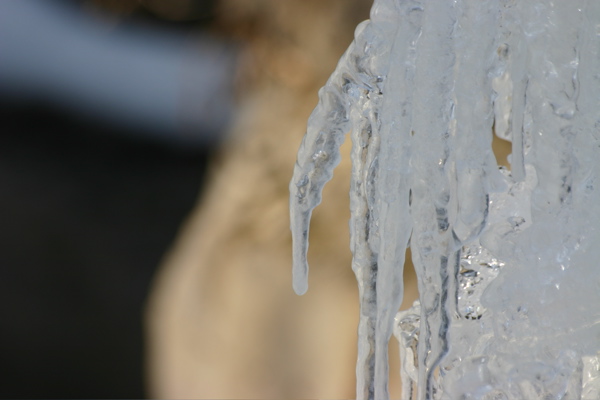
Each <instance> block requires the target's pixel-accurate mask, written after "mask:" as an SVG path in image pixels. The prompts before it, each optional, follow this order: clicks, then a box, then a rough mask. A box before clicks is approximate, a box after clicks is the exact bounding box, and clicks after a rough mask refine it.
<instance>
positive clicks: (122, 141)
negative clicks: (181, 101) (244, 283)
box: [0, 104, 206, 398]
mask: <svg viewBox="0 0 600 400" xmlns="http://www.w3.org/2000/svg"><path fill="white" fill-rule="evenodd" d="M0 126H1V127H2V128H1V131H2V134H0V320H1V321H2V328H1V329H0V354H1V356H0V357H1V360H2V361H1V362H0V397H2V398H9V397H12V398H39V397H44V398H74V397H77V398H101V397H110V398H141V397H144V391H143V376H142V366H143V354H142V350H143V342H142V310H143V304H144V300H145V297H146V295H147V291H148V285H149V283H150V280H151V277H152V274H153V272H154V270H155V268H156V267H157V265H158V263H159V261H160V260H161V257H162V256H163V254H164V252H165V251H166V249H167V248H168V246H169V244H170V243H171V241H172V240H173V239H174V237H175V234H176V232H177V229H178V227H179V225H180V223H181V222H182V220H183V219H184V217H185V216H186V215H187V214H188V212H189V211H190V210H191V208H192V206H193V204H194V203H195V201H196V198H197V195H198V189H199V187H200V183H201V181H202V178H203V174H204V166H205V159H206V150H204V151H201V150H193V151H192V150H184V149H182V148H179V149H177V148H169V147H168V146H164V145H162V146H160V145H158V144H153V143H148V142H142V141H133V140H132V139H129V138H130V137H133V136H135V135H131V134H128V133H126V132H125V133H124V132H118V131H115V130H114V129H112V128H111V129H109V128H106V127H103V126H98V125H97V124H96V125H94V126H93V125H91V124H90V123H89V122H82V121H80V120H77V119H73V118H72V117H69V116H67V115H65V114H61V113H58V112H55V111H53V110H50V109H47V108H42V107H38V106H28V107H17V106H14V105H11V106H8V105H6V104H5V105H3V106H0Z"/></svg>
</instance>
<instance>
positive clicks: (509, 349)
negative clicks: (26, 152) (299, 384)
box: [290, 0, 600, 400]
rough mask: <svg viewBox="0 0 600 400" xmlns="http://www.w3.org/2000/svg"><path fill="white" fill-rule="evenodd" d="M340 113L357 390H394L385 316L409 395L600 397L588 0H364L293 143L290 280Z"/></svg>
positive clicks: (595, 21)
mask: <svg viewBox="0 0 600 400" xmlns="http://www.w3.org/2000/svg"><path fill="white" fill-rule="evenodd" d="M347 132H351V137H352V141H353V150H352V162H353V175H352V185H351V193H350V199H351V221H350V229H351V249H352V252H353V255H354V260H353V265H352V268H353V270H354V272H355V274H356V277H357V280H358V285H359V295H360V306H361V311H360V323H359V328H358V332H359V344H358V348H359V353H358V361H357V367H356V372H357V398H359V399H384V398H387V397H389V396H388V387H387V379H388V360H387V344H388V341H389V339H390V337H391V335H392V333H394V334H395V335H396V337H397V338H398V340H399V341H400V345H401V346H400V349H401V351H400V353H401V355H400V357H401V360H402V371H401V375H402V380H403V399H406V400H408V399H413V398H418V399H486V400H491V399H495V400H500V399H506V400H508V399H580V398H583V399H598V398H600V353H599V351H600V267H598V266H597V264H596V262H597V260H599V259H600V232H599V230H598V226H599V222H600V217H599V216H600V187H599V184H600V182H599V179H600V1H597V0H554V1H551V0H420V1H419V0H375V3H374V5H373V8H372V10H371V19H370V20H368V21H365V22H363V23H362V24H360V25H359V26H358V27H357V29H356V33H355V39H354V41H353V42H352V44H351V45H350V47H349V49H348V50H347V51H346V53H345V54H344V56H343V57H342V59H341V60H340V62H339V64H338V66H337V68H336V70H335V72H334V73H333V74H332V76H331V78H330V79H329V80H328V82H327V84H326V85H325V86H324V87H323V88H322V89H321V91H320V92H319V104H318V105H317V107H316V109H315V110H314V112H313V113H312V115H311V117H310V119H309V122H308V129H307V133H306V136H305V137H304V140H303V142H302V145H301V147H300V150H299V152H298V160H297V163H296V166H295V169H294V176H293V179H292V182H291V183H290V191H291V197H290V208H291V223H292V235H293V240H294V250H293V256H294V266H293V281H294V289H295V290H296V292H297V293H299V294H302V293H304V292H305V291H306V289H307V286H308V284H307V276H308V265H307V258H306V256H307V249H308V231H309V220H310V216H311V212H312V210H313V208H314V207H315V206H316V205H317V204H318V203H319V202H320V200H321V191H322V188H323V186H324V185H325V183H326V182H327V181H328V180H329V179H330V178H331V177H332V171H333V169H334V167H335V166H336V165H337V163H338V162H339V158H340V156H339V147H340V144H341V143H342V142H343V140H344V137H345V135H346V133H347ZM493 133H495V134H496V135H498V136H499V137H501V138H503V139H506V140H510V141H511V142H512V155H511V160H510V161H511V169H510V171H509V170H507V169H504V168H499V167H498V164H497V162H496V159H495V156H494V153H493V150H492V146H491V143H492V134H493ZM409 245H410V247H411V250H412V257H413V263H414V265H415V270H416V273H417V277H418V284H419V293H420V301H419V302H417V303H415V305H414V307H413V308H412V309H410V310H407V311H403V312H400V313H398V314H397V311H398V309H399V306H400V303H401V300H402V295H403V282H402V272H403V271H402V270H403V265H404V255H405V250H406V248H407V246H409Z"/></svg>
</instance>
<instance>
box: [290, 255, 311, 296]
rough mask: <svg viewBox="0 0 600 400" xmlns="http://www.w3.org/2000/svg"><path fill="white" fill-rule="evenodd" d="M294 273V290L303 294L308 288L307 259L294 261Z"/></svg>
mask: <svg viewBox="0 0 600 400" xmlns="http://www.w3.org/2000/svg"><path fill="white" fill-rule="evenodd" d="M292 275H293V278H292V286H293V287H294V292H296V294H297V295H298V296H302V295H303V294H304V293H306V291H307V290H308V264H307V263H306V261H304V262H302V261H298V262H296V261H294V265H293V272H292Z"/></svg>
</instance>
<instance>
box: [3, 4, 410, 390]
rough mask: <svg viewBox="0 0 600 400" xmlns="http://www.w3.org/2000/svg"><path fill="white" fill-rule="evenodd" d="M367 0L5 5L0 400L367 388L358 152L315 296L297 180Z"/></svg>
mask: <svg viewBox="0 0 600 400" xmlns="http://www.w3.org/2000/svg"><path fill="white" fill-rule="evenodd" d="M371 3H372V1H371V0H285V1H281V0H52V1H50V0H38V1H36V0H2V2H0V117H1V119H0V121H1V123H0V124H1V125H0V126H1V133H0V191H1V192H0V193H1V195H0V214H1V216H0V221H2V223H1V225H0V274H1V276H0V318H1V320H2V328H1V329H0V347H1V348H0V354H1V360H2V361H1V362H0V397H2V398H8V397H11V398H42V397H43V398H100V397H105V398H143V397H148V398H153V397H164V398H166V397H169V398H299V397H304V398H316V397H320V398H351V397H353V396H354V385H355V383H354V365H355V358H356V325H357V321H358V297H357V290H356V284H355V281H354V277H353V274H352V272H351V270H350V258H351V256H350V252H349V245H348V243H349V239H348V232H347V231H348V227H347V221H348V218H349V211H348V207H349V206H348V190H349V171H350V167H349V163H348V157H347V155H348V153H349V146H348V145H345V146H344V152H345V154H346V156H345V159H344V161H343V162H342V164H341V166H340V167H339V169H338V170H337V171H336V176H335V178H334V181H333V182H332V183H331V184H330V185H329V187H328V188H327V189H326V192H325V194H324V199H325V200H324V204H323V205H322V206H320V208H319V209H318V210H317V211H316V212H315V214H314V222H313V227H312V231H311V248H310V251H309V259H310V261H311V266H312V267H313V270H311V287H310V289H309V292H308V294H307V295H305V296H303V297H297V296H295V294H293V291H292V288H291V246H290V235H289V220H288V216H287V204H288V198H287V196H288V191H287V185H288V182H289V179H290V177H291V172H292V168H293V164H294V159H295V153H296V151H297V148H298V146H299V144H300V141H301V138H302V135H303V133H304V129H305V127H306V120H307V118H308V115H309V114H310V111H311V110H312V108H313V107H314V106H315V105H316V101H317V90H318V88H319V87H320V86H322V85H323V84H324V83H325V81H326V79H327V77H328V76H329V74H330V73H331V72H332V71H333V69H334V68H335V64H336V62H337V60H338V59H339V57H340V56H341V54H342V52H343V51H344V50H345V48H346V47H347V46H348V44H349V43H350V41H351V40H352V33H353V30H354V27H355V26H356V24H357V23H359V22H360V21H362V20H364V19H366V18H368V11H369V8H370V6H371ZM407 280H408V282H409V285H408V289H407V297H406V299H407V300H406V301H405V303H404V305H403V307H404V308H406V307H407V306H409V305H410V304H411V303H412V300H414V298H415V297H416V289H415V288H414V274H412V272H411V271H410V270H409V275H407ZM411 283H412V286H410V285H411ZM390 354H391V356H390V361H391V362H392V375H393V385H395V386H393V388H392V395H394V396H396V397H398V394H399V387H398V385H397V381H398V377H397V376H398V369H397V368H398V367H397V358H398V357H397V346H395V342H394V341H392V348H391V353H390Z"/></svg>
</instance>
